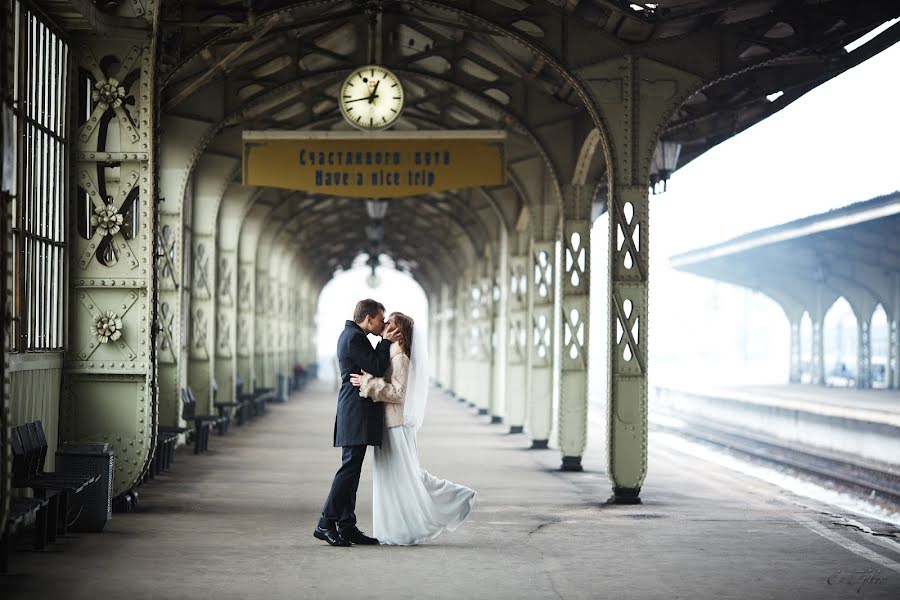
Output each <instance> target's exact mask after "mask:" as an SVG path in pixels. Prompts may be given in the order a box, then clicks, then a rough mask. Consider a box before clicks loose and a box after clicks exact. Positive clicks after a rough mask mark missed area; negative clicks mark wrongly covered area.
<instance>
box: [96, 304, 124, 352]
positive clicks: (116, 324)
mask: <svg viewBox="0 0 900 600" xmlns="http://www.w3.org/2000/svg"><path fill="white" fill-rule="evenodd" d="M91 333H92V334H94V335H95V336H97V340H98V341H99V342H100V343H101V344H106V343H108V342H109V341H113V342H114V341H116V340H117V339H119V338H120V337H122V319H121V318H119V315H117V314H116V313H114V312H113V311H111V310H108V311H106V312H105V313H101V314H100V315H99V316H98V317H97V318H96V319H95V320H94V324H93V325H91Z"/></svg>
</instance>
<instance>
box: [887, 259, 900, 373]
mask: <svg viewBox="0 0 900 600" xmlns="http://www.w3.org/2000/svg"><path fill="white" fill-rule="evenodd" d="M891 286H892V288H893V291H894V294H893V301H892V302H891V304H892V306H891V309H890V313H891V314H890V315H889V317H888V369H887V370H888V372H887V378H888V380H887V386H888V389H900V273H894V275H893V276H892V277H891Z"/></svg>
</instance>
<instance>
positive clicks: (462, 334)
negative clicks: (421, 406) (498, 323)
mask: <svg viewBox="0 0 900 600" xmlns="http://www.w3.org/2000/svg"><path fill="white" fill-rule="evenodd" d="M470 270H471V267H468V268H467V269H466V271H465V272H464V273H463V274H462V277H461V278H460V280H459V282H458V285H457V287H456V290H455V291H456V318H455V319H454V320H453V328H454V330H455V331H454V333H453V338H454V340H455V344H454V346H455V348H454V349H455V352H454V353H453V357H454V361H453V392H454V394H455V395H456V397H457V399H458V400H459V401H460V402H468V401H469V400H470V399H469V398H467V397H466V393H467V391H468V389H467V387H468V382H467V380H468V378H469V377H470V375H471V374H470V373H469V370H468V367H469V338H470V329H471V323H469V322H468V321H469V299H470V298H471V295H472V287H471V284H470V277H469V272H470Z"/></svg>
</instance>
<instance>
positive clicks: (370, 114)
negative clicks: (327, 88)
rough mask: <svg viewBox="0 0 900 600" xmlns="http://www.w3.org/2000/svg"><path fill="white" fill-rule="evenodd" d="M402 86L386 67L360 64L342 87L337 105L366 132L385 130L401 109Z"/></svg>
mask: <svg viewBox="0 0 900 600" xmlns="http://www.w3.org/2000/svg"><path fill="white" fill-rule="evenodd" d="M403 100H404V98H403V86H402V85H401V84H400V79H399V78H398V77H397V76H396V75H394V74H393V73H392V72H391V71H390V70H389V69H386V68H385V67H382V66H379V65H368V66H365V67H360V68H358V69H356V70H355V71H353V72H352V73H350V75H349V76H348V77H347V79H345V80H344V84H343V85H342V86H341V91H340V96H339V98H338V104H339V105H340V107H341V113H343V115H344V118H345V119H347V122H348V123H350V124H351V125H353V126H354V127H358V128H359V129H363V130H367V131H375V130H379V129H387V128H388V127H390V126H391V125H393V124H394V122H395V121H396V120H397V117H399V116H400V112H401V111H402V110H403Z"/></svg>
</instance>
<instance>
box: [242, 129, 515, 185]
mask: <svg viewBox="0 0 900 600" xmlns="http://www.w3.org/2000/svg"><path fill="white" fill-rule="evenodd" d="M243 145H244V152H243V167H244V168H243V171H244V177H243V182H244V183H245V184H247V185H259V186H267V187H277V188H285V189H289V190H301V191H304V192H310V193H316V194H327V195H329V196H344V197H350V198H399V197H402V196H416V195H419V194H427V193H429V192H441V191H446V190H452V189H459V188H466V187H473V186H492V185H502V184H504V183H506V133H505V132H503V131H413V132H401V131H382V132H376V133H365V132H343V131H340V132H338V131H245V132H244V135H243Z"/></svg>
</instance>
